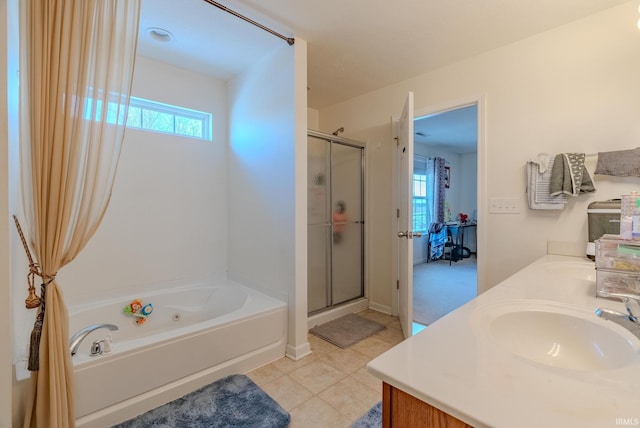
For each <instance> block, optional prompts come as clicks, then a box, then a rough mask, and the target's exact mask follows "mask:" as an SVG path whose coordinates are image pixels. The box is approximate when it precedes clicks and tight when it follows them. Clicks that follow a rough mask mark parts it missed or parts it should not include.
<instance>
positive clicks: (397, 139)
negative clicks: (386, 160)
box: [393, 137, 400, 146]
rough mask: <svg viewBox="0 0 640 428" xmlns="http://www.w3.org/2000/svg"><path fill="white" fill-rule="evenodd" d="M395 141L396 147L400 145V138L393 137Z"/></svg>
mask: <svg viewBox="0 0 640 428" xmlns="http://www.w3.org/2000/svg"><path fill="white" fill-rule="evenodd" d="M393 139H394V140H396V146H399V145H400V139H399V138H398V137H393Z"/></svg>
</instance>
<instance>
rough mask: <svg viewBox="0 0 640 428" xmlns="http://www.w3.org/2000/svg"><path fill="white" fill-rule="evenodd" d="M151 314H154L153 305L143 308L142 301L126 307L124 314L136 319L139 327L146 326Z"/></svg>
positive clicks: (148, 304) (136, 301)
mask: <svg viewBox="0 0 640 428" xmlns="http://www.w3.org/2000/svg"><path fill="white" fill-rule="evenodd" d="M151 312H153V305H152V304H151V303H147V304H146V305H144V306H143V305H142V301H141V300H140V299H136V300H134V301H133V302H131V303H129V304H128V305H127V306H125V307H124V313H125V314H128V315H132V316H134V317H136V318H137V319H136V320H135V323H136V324H138V325H142V324H144V323H145V321H146V320H147V317H148V316H149V315H151Z"/></svg>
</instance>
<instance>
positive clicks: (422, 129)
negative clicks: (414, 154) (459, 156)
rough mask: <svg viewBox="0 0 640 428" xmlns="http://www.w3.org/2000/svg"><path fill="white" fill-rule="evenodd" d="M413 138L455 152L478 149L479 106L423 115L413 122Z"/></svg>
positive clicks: (472, 151)
mask: <svg viewBox="0 0 640 428" xmlns="http://www.w3.org/2000/svg"><path fill="white" fill-rule="evenodd" d="M413 132H414V137H413V140H414V142H416V143H422V144H426V145H428V146H429V147H431V148H438V149H441V150H446V151H450V152H453V153H474V152H477V151H478V148H477V147H478V106H477V105H475V104H474V105H471V106H467V107H461V108H457V109H454V110H448V111H446V112H443V113H436V114H432V115H429V116H425V117H421V118H418V119H416V120H415V121H414V122H413Z"/></svg>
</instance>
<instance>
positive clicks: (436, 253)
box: [429, 223, 447, 260]
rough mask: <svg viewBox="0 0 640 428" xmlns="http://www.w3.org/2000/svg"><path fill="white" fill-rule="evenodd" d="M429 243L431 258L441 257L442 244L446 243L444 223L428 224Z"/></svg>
mask: <svg viewBox="0 0 640 428" xmlns="http://www.w3.org/2000/svg"><path fill="white" fill-rule="evenodd" d="M429 243H430V248H431V250H430V254H429V258H430V259H431V260H436V259H439V258H440V257H442V253H443V252H444V244H446V243H447V226H445V225H444V223H431V226H429Z"/></svg>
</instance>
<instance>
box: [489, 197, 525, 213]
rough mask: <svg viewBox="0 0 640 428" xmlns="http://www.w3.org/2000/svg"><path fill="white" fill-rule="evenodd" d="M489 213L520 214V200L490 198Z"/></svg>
mask: <svg viewBox="0 0 640 428" xmlns="http://www.w3.org/2000/svg"><path fill="white" fill-rule="evenodd" d="M489 213H492V214H520V198H508V197H494V198H489Z"/></svg>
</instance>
